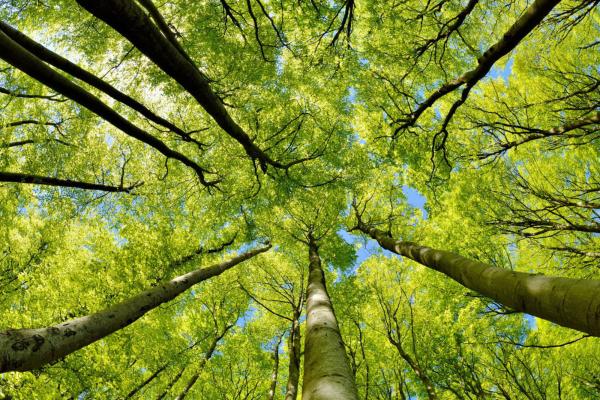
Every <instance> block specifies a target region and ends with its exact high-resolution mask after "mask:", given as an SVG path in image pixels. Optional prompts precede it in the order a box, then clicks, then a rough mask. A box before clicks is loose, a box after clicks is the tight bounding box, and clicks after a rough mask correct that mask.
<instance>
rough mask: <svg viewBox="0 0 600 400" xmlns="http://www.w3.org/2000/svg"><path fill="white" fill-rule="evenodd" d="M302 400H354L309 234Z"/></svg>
mask: <svg viewBox="0 0 600 400" xmlns="http://www.w3.org/2000/svg"><path fill="white" fill-rule="evenodd" d="M308 248H309V260H310V264H309V275H308V290H307V297H306V313H307V318H306V338H305V342H304V343H305V344H304V381H303V389H302V399H303V400H340V399H344V400H345V399H352V400H358V392H357V389H356V384H355V383H354V377H353V376H352V370H351V369H350V364H349V362H348V357H347V356H346V351H345V347H344V343H343V341H342V336H341V334H340V329H339V327H338V324H337V320H336V317H335V313H334V311H333V306H332V304H331V300H330V298H329V294H328V293H327V288H326V285H325V274H324V272H323V268H322V267H321V259H320V257H319V252H318V246H317V244H316V242H315V240H314V238H313V237H312V235H309V243H308Z"/></svg>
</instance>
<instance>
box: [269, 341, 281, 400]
mask: <svg viewBox="0 0 600 400" xmlns="http://www.w3.org/2000/svg"><path fill="white" fill-rule="evenodd" d="M282 339H283V334H282V335H280V336H278V337H277V342H275V348H274V349H273V372H272V373H271V386H270V387H269V397H268V398H269V400H273V399H275V391H276V390H277V375H278V373H279V346H280V345H281V340H282Z"/></svg>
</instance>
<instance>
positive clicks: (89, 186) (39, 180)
mask: <svg viewBox="0 0 600 400" xmlns="http://www.w3.org/2000/svg"><path fill="white" fill-rule="evenodd" d="M0 182H11V183H27V184H31V185H44V186H58V187H68V188H76V189H84V190H97V191H102V192H123V193H130V192H131V191H132V190H133V189H135V188H136V187H138V186H139V184H138V185H133V186H127V187H124V186H111V185H103V184H100V183H90V182H81V181H74V180H70V179H59V178H52V177H48V176H40V175H32V174H20V173H16V172H1V171H0Z"/></svg>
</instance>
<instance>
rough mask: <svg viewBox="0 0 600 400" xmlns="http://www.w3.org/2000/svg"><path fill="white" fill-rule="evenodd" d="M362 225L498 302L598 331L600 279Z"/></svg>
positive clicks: (409, 255)
mask: <svg viewBox="0 0 600 400" xmlns="http://www.w3.org/2000/svg"><path fill="white" fill-rule="evenodd" d="M357 228H358V229H359V230H360V231H362V232H364V233H366V234H367V235H369V236H371V237H372V238H373V239H375V240H377V242H378V243H379V244H380V245H381V247H383V248H384V249H387V250H389V251H391V252H394V253H396V254H399V255H402V256H404V257H407V258H410V259H411V260H414V261H416V262H418V263H419V264H422V265H424V266H426V267H429V268H431V269H434V270H436V271H439V272H441V273H443V274H445V275H447V276H449V277H450V278H452V279H454V280H455V281H456V282H458V283H460V284H461V285H463V286H464V287H466V288H468V289H471V290H474V291H476V292H478V293H480V294H482V295H484V296H486V297H489V298H491V299H493V300H494V301H497V302H498V303H500V304H502V305H504V306H506V307H509V308H512V309H513V310H516V311H520V312H525V313H528V314H531V315H535V316H536V317H539V318H543V319H546V320H548V321H551V322H554V323H556V324H559V325H562V326H565V327H567V328H572V329H577V330H579V331H582V332H585V333H588V334H590V335H592V336H600V281H599V280H590V279H570V278H558V277H549V276H544V275H536V274H528V273H524V272H515V271H510V270H507V269H504V268H498V267H493V266H491V265H488V264H484V263H482V262H479V261H474V260H470V259H468V258H465V257H462V256H460V255H458V254H454V253H450V252H448V251H443V250H436V249H432V248H429V247H425V246H420V245H418V244H415V243H411V242H402V241H398V240H395V239H393V238H392V237H390V236H389V235H387V234H386V233H384V232H382V231H380V230H378V229H375V228H372V227H369V226H367V225H365V224H364V223H362V222H359V225H358V227H357Z"/></svg>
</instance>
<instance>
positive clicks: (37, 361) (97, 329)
mask: <svg viewBox="0 0 600 400" xmlns="http://www.w3.org/2000/svg"><path fill="white" fill-rule="evenodd" d="M270 247H271V246H270V245H268V246H265V247H260V248H258V249H255V250H252V251H249V252H247V253H243V254H241V255H239V256H237V257H234V258H232V259H230V260H228V261H225V262H222V263H220V264H215V265H212V266H210V267H207V268H201V269H198V270H196V271H193V272H189V273H187V274H184V275H181V276H178V277H176V278H174V279H172V280H170V281H166V282H163V283H162V284H160V285H158V286H156V287H154V288H152V289H149V290H146V291H144V292H142V293H140V294H139V295H137V296H134V297H132V298H129V299H127V300H125V301H123V302H121V303H119V304H116V305H114V306H112V307H109V308H107V309H105V310H102V311H99V312H97V313H95V314H91V315H86V316H84V317H79V318H75V319H72V320H70V321H67V322H64V323H61V324H58V325H54V326H50V327H45V328H38V329H9V330H6V331H4V332H0V372H7V371H30V370H33V369H37V368H40V367H41V366H43V365H45V364H48V363H51V362H54V361H58V360H59V359H61V358H62V357H65V356H66V355H68V354H70V353H72V352H74V351H76V350H79V349H81V348H82V347H85V346H87V345H88V344H91V343H93V342H95V341H97V340H99V339H102V338H104V337H105V336H108V335H110V334H111V333H113V332H116V331H118V330H120V329H122V328H124V327H126V326H128V325H130V324H132V323H133V322H134V321H136V320H137V319H139V318H140V317H142V316H143V315H144V314H146V313H147V312H148V311H150V310H152V309H154V308H156V307H158V306H159V305H161V304H163V303H166V302H168V301H170V300H172V299H174V298H175V297H177V296H178V295H180V294H181V293H183V292H184V291H186V290H187V289H189V288H190V287H191V286H193V285H195V284H196V283H199V282H202V281H204V280H206V279H209V278H211V277H213V276H217V275H220V274H221V273H223V272H225V271H227V270H228V269H230V268H231V267H233V266H235V265H237V264H239V263H241V262H243V261H245V260H247V259H249V258H252V257H254V256H256V255H257V254H260V253H262V252H265V251H267V250H268V249H269V248H270Z"/></svg>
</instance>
